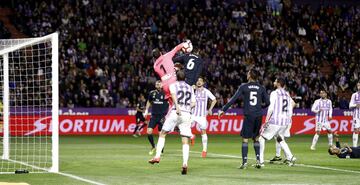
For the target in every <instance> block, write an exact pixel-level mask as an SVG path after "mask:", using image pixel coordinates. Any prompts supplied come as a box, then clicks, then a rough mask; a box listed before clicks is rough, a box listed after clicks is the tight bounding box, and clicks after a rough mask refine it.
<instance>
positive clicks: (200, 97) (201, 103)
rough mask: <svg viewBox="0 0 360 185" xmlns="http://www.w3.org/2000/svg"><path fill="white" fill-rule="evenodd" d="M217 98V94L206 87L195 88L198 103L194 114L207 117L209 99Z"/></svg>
mask: <svg viewBox="0 0 360 185" xmlns="http://www.w3.org/2000/svg"><path fill="white" fill-rule="evenodd" d="M209 98H210V100H215V96H214V95H213V94H212V93H211V92H210V91H209V90H208V89H206V88H204V87H203V88H202V89H196V90H195V99H196V105H195V109H194V111H193V115H194V116H201V117H205V116H206V115H207V106H208V105H207V103H208V99H209Z"/></svg>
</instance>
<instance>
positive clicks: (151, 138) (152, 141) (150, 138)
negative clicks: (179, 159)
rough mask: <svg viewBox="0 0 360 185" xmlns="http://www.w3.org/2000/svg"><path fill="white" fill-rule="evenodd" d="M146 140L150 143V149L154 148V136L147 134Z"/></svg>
mask: <svg viewBox="0 0 360 185" xmlns="http://www.w3.org/2000/svg"><path fill="white" fill-rule="evenodd" d="M148 139H149V142H150V144H151V146H152V148H155V143H154V136H153V135H152V134H148Z"/></svg>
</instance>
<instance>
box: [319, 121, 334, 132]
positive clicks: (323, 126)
mask: <svg viewBox="0 0 360 185" xmlns="http://www.w3.org/2000/svg"><path fill="white" fill-rule="evenodd" d="M321 129H322V130H331V127H330V122H328V121H327V122H324V123H321V122H319V123H316V127H315V131H321Z"/></svg>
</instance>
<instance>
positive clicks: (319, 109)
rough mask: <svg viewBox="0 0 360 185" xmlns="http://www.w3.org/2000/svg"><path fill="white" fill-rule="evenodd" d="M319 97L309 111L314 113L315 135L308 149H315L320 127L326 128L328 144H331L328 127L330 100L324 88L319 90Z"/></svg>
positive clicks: (331, 139) (330, 116)
mask: <svg viewBox="0 0 360 185" xmlns="http://www.w3.org/2000/svg"><path fill="white" fill-rule="evenodd" d="M320 97H321V98H320V99H317V100H315V102H314V104H313V106H312V107H311V111H312V112H314V113H316V126H315V132H316V133H315V135H314V138H313V141H312V144H311V147H310V149H311V150H315V149H316V148H315V147H316V143H317V141H318V139H319V136H320V132H321V130H322V129H324V130H326V131H327V133H328V140H329V146H332V144H333V134H332V131H331V127H330V120H331V119H332V112H333V108H332V102H331V100H329V99H327V93H326V91H325V90H321V91H320Z"/></svg>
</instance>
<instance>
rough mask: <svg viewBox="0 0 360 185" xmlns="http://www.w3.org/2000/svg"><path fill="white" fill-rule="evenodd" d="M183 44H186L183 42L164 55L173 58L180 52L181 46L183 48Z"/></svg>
mask: <svg viewBox="0 0 360 185" xmlns="http://www.w3.org/2000/svg"><path fill="white" fill-rule="evenodd" d="M185 43H186V42H183V43H181V44H179V45H177V46H176V47H175V48H174V49H172V50H171V51H170V52H169V53H166V55H168V56H169V57H170V58H172V57H174V56H175V54H176V53H177V52H178V51H180V50H181V48H183V46H184V44H185Z"/></svg>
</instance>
